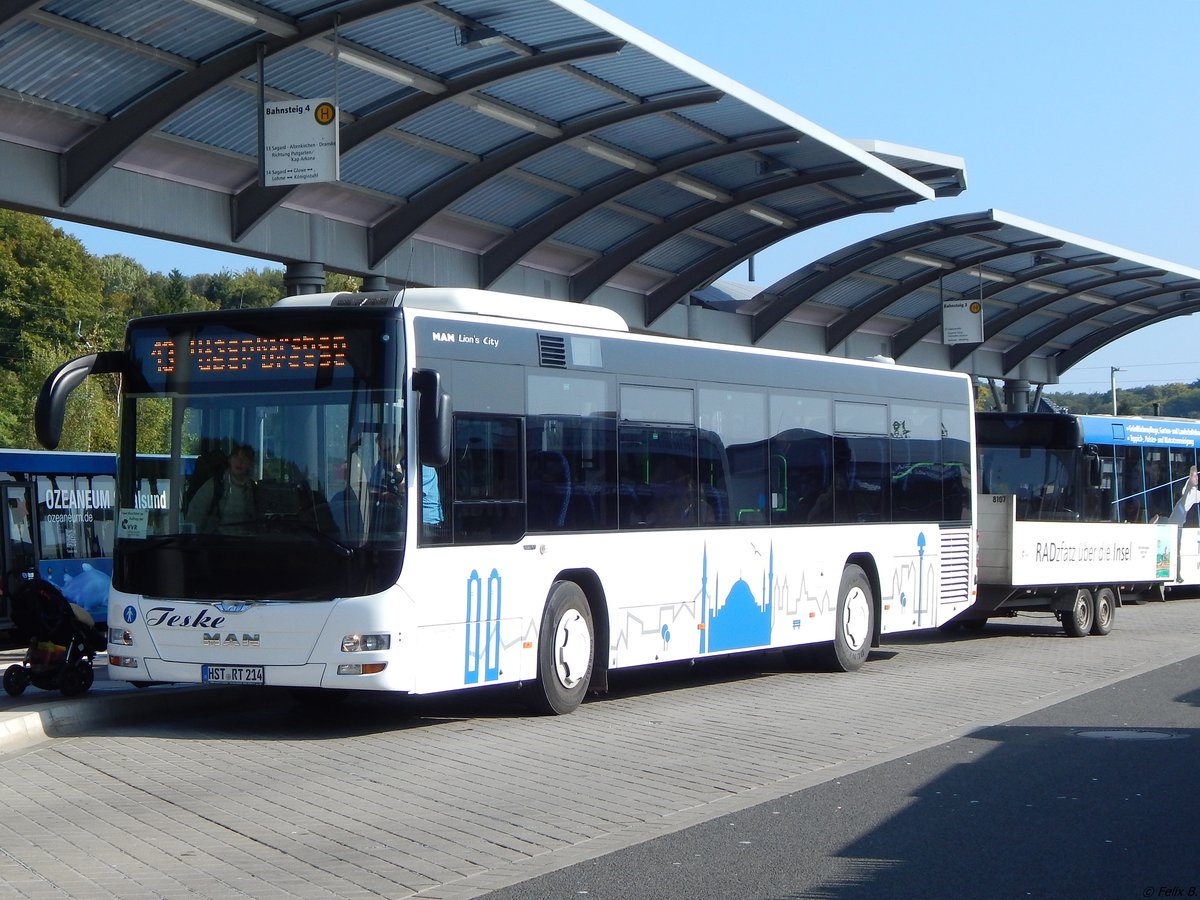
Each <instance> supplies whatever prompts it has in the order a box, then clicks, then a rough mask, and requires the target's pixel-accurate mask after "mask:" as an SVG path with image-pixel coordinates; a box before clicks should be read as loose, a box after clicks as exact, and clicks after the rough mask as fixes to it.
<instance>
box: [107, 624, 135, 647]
mask: <svg viewBox="0 0 1200 900" xmlns="http://www.w3.org/2000/svg"><path fill="white" fill-rule="evenodd" d="M108 642H109V643H110V644H116V645H117V646H120V647H132V646H133V635H132V634H130V633H129V631H128V630H127V629H125V628H110V629H108Z"/></svg>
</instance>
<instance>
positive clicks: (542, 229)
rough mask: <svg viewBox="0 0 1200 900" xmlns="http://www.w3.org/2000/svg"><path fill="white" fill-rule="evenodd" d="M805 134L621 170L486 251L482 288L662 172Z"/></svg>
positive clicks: (788, 131) (790, 132) (778, 134)
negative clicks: (590, 214) (588, 215)
mask: <svg viewBox="0 0 1200 900" xmlns="http://www.w3.org/2000/svg"><path fill="white" fill-rule="evenodd" d="M803 136H804V135H803V134H802V133H801V132H799V131H796V130H795V129H793V128H783V129H780V130H778V131H770V132H767V133H765V134H759V135H753V136H751V137H747V138H742V139H740V140H736V141H733V142H731V143H727V144H719V145H716V146H708V147H700V148H698V149H695V150H688V151H686V152H684V153H679V154H676V155H675V156H671V157H668V158H666V159H662V160H658V161H653V160H652V162H654V164H655V166H656V171H654V172H650V173H645V172H638V171H629V172H622V173H621V174H619V175H616V176H614V177H613V178H610V179H609V180H608V181H605V182H603V183H601V184H598V185H596V186H595V187H594V188H591V189H589V190H588V191H586V192H585V193H584V194H582V195H581V196H579V197H576V198H574V199H572V200H568V201H567V202H566V203H560V204H559V205H558V206H555V207H553V208H552V209H549V210H547V211H546V212H545V213H543V214H542V215H540V216H538V217H536V218H534V219H532V220H530V221H529V222H526V223H524V224H523V225H522V226H521V227H520V228H518V229H516V231H515V232H514V233H513V234H512V236H511V237H509V238H506V239H505V240H503V241H501V242H500V243H499V244H497V245H496V246H495V247H493V248H492V249H491V250H489V251H487V252H486V253H484V254H483V256H482V257H481V258H480V263H479V284H480V287H484V288H486V287H489V286H490V285H492V284H494V283H495V282H496V280H497V279H499V278H500V277H501V276H502V275H503V274H504V273H505V272H507V271H508V270H509V269H511V268H512V267H513V266H515V265H516V264H517V263H519V262H520V261H521V260H522V259H523V258H524V257H525V256H526V255H527V254H528V253H529V252H530V251H531V250H533V249H534V248H535V247H537V246H538V245H539V244H541V243H542V242H543V241H547V240H549V239H550V238H551V237H553V235H554V234H555V233H556V232H557V231H559V230H560V229H561V228H563V227H565V226H566V225H569V224H570V223H571V222H574V221H575V220H576V219H579V218H580V217H582V216H583V215H584V214H586V213H588V212H590V211H591V210H593V209H595V208H597V207H599V206H603V205H604V204H605V203H607V202H608V201H609V200H612V199H613V198H614V197H619V196H620V195H621V194H624V193H627V192H629V191H631V190H633V189H634V188H636V187H640V186H641V185H643V184H646V183H648V182H651V181H654V180H655V179H656V178H661V177H662V176H663V175H668V174H670V173H672V172H677V171H679V170H681V169H685V168H687V167H688V166H694V165H697V164H698V163H702V162H708V161H710V160H713V159H719V158H720V157H722V156H729V155H732V154H736V153H744V152H746V151H748V150H756V149H758V148H759V147H769V146H772V145H774V144H785V143H792V142H794V141H798V140H799V139H800V138H802V137H803ZM614 165H615V164H614ZM856 166H857V164H856ZM856 171H862V167H861V166H857V168H856Z"/></svg>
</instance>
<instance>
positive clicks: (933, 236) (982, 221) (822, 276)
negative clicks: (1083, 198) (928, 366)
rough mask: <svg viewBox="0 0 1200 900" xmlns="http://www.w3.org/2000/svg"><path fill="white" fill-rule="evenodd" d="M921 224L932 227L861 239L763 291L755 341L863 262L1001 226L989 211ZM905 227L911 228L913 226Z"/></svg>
mask: <svg viewBox="0 0 1200 900" xmlns="http://www.w3.org/2000/svg"><path fill="white" fill-rule="evenodd" d="M918 227H923V228H929V229H930V230H929V231H922V232H918V233H915V234H912V235H906V236H905V237H904V238H903V239H900V240H895V239H890V238H889V237H888V236H887V235H883V236H880V237H876V238H871V239H868V240H865V241H862V242H860V243H859V244H858V245H857V246H855V247H852V248H850V247H848V248H846V250H845V251H843V252H844V253H846V254H847V255H846V256H845V260H844V262H840V263H837V264H835V265H833V266H830V267H829V268H827V269H825V270H824V271H822V272H820V273H815V274H814V273H809V274H808V275H807V276H805V277H803V278H802V277H801V276H800V272H802V271H804V270H803V269H800V270H798V271H797V272H794V273H792V274H791V275H789V276H786V277H785V278H783V279H780V280H779V281H777V282H775V284H773V285H771V286H770V287H769V288H767V289H766V290H764V291H762V292H761V293H760V294H759V295H758V296H759V297H766V298H770V299H769V301H768V302H767V304H766V305H765V306H763V307H762V308H761V309H759V310H758V311H757V312H755V313H754V315H753V316H752V324H751V329H750V330H751V340H752V342H753V343H758V342H759V341H760V340H762V339H763V338H764V337H766V336H767V333H768V332H770V331H771V329H773V328H774V327H775V326H776V325H778V324H779V323H780V322H782V321H783V320H784V319H786V318H787V317H788V316H789V315H791V314H792V313H793V312H795V311H796V310H797V309H798V308H799V307H800V305H801V304H802V303H805V302H806V301H808V300H809V299H811V298H812V297H814V296H816V295H817V294H818V293H819V292H820V291H823V290H824V289H825V288H827V287H829V286H830V285H832V284H835V283H836V282H838V281H840V280H841V279H843V278H846V277H847V276H849V275H852V274H854V272H856V271H858V270H859V269H861V268H862V267H863V266H866V265H870V264H871V263H874V262H878V261H880V260H883V259H887V258H888V257H889V256H895V255H896V254H897V253H902V252H904V251H905V250H914V249H916V248H918V247H922V246H925V245H927V244H932V243H935V242H937V241H939V240H943V239H945V238H947V237H955V236H959V235H963V234H978V233H980V232H982V231H992V230H995V229H998V228H1000V227H1001V226H1000V223H999V222H996V221H995V220H994V219H992V217H991V215H990V214H981V215H979V216H971V217H969V218H966V219H963V220H961V221H956V222H953V223H947V222H944V221H943V222H927V223H925V225H923V226H918ZM905 230H906V231H910V230H911V229H905ZM947 263H953V260H947Z"/></svg>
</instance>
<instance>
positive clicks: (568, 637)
mask: <svg viewBox="0 0 1200 900" xmlns="http://www.w3.org/2000/svg"><path fill="white" fill-rule="evenodd" d="M594 644H595V641H594V630H593V628H592V610H591V607H590V606H588V601H587V596H586V595H585V594H584V593H583V589H582V588H581V587H579V585H577V584H575V583H574V582H571V581H557V582H555V583H554V586H553V587H552V588H551V589H550V599H549V600H548V601H547V602H546V611H545V612H544V613H543V614H542V627H541V629H539V631H538V674H537V682H536V684H534V685H532V686H531V687H532V690H531V691H529V693H528V695H527V697H526V699H527V702H528V703H529V706H530V708H531V709H533V710H534V712H539V713H545V714H547V715H559V716H561V715H566V714H567V713H569V712H571V711H573V710H574V709H575V708H576V707H578V706H579V704H580V703H582V702H583V698H584V696H585V695H586V694H587V689H588V684H589V682H590V681H591V678H592V659H593V656H594ZM522 693H525V692H522Z"/></svg>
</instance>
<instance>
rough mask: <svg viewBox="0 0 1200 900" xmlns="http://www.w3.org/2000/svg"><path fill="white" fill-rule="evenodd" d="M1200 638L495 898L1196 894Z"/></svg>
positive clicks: (1124, 899) (1124, 897)
mask: <svg viewBox="0 0 1200 900" xmlns="http://www.w3.org/2000/svg"><path fill="white" fill-rule="evenodd" d="M1198 708H1200V656H1198V657H1193V658H1191V659H1188V660H1185V661H1183V662H1180V663H1175V664H1172V665H1168V666H1164V667H1163V668H1161V669H1158V670H1156V671H1154V672H1150V673H1148V674H1145V675H1140V676H1137V677H1135V678H1131V679H1129V680H1126V681H1122V682H1119V683H1118V684H1115V685H1112V686H1110V687H1105V688H1102V689H1100V690H1098V691H1094V692H1092V693H1089V694H1085V695H1083V696H1082V697H1078V698H1076V699H1073V700H1069V701H1067V702H1064V703H1059V704H1055V705H1054V706H1051V707H1048V708H1047V709H1044V710H1041V711H1039V712H1037V713H1034V714H1032V715H1028V716H1022V717H1020V718H1018V719H1015V720H1013V721H1012V722H1009V723H1007V724H1005V725H998V726H994V727H989V728H981V729H979V730H977V731H974V732H972V733H971V734H970V736H968V737H964V738H960V739H958V740H955V741H951V742H950V743H947V744H943V745H941V746H938V747H934V748H931V749H928V750H924V751H921V752H918V753H914V754H913V755H911V756H906V757H903V758H901V759H896V760H892V761H890V762H886V763H883V764H881V765H878V766H874V767H871V768H868V769H865V770H863V771H860V772H856V773H854V774H851V775H848V776H845V777H842V778H837V779H835V780H833V781H829V782H826V783H824V784H821V785H818V786H816V787H812V788H809V789H807V790H804V791H799V792H797V793H794V794H790V795H788V796H785V797H780V798H778V799H777V800H774V801H771V802H769V803H764V804H762V805H759V806H755V807H752V808H750V809H747V810H744V811H742V812H739V813H736V814H734V815H729V816H722V817H720V818H718V819H714V820H712V821H710V822H706V823H704V824H703V825H698V826H695V827H693V828H688V829H685V830H683V831H680V832H676V833H675V834H671V835H668V836H666V837H663V838H659V839H657V840H653V841H648V842H646V843H644V844H640V845H638V846H636V847H631V848H628V849H625V850H621V851H618V852H615V853H611V854H608V855H606V856H604V857H602V858H600V859H596V860H591V861H588V862H585V863H580V864H578V865H574V866H571V867H570V868H567V869H563V870H560V871H558V872H554V873H552V874H549V875H544V876H542V877H540V878H535V879H533V880H531V881H526V882H524V883H522V884H519V885H515V886H513V887H510V888H506V889H502V890H499V891H495V892H493V893H490V894H488V895H487V897H488V898H489V900H534V898H537V900H540V898H567V897H587V898H589V900H617V898H622V900H624V898H628V897H630V896H641V897H654V898H658V900H704V898H713V900H716V898H730V897H738V898H754V897H760V898H814V900H816V898H821V900H832V898H838V900H849V898H860V897H861V898H868V897H869V898H879V897H947V898H949V897H957V898H965V897H1054V898H1071V897H1088V898H1121V900H1135V898H1144V897H1195V896H1200V710H1198Z"/></svg>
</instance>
